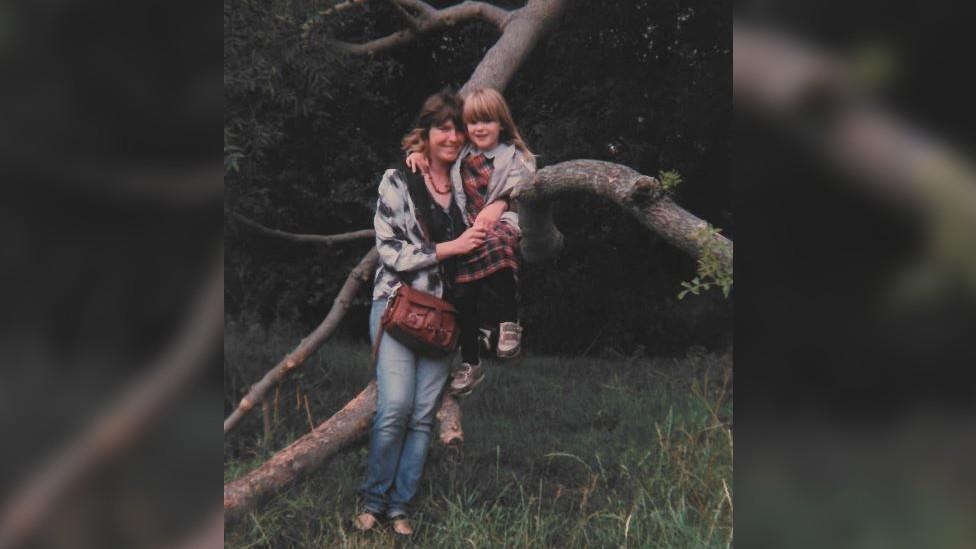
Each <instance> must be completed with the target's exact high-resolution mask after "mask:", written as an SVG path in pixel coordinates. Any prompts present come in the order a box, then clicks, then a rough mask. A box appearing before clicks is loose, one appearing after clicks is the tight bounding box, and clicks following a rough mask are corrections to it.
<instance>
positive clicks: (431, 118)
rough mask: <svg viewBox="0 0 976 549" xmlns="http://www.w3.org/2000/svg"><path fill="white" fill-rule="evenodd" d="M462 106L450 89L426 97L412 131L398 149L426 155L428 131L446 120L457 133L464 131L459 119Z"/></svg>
mask: <svg viewBox="0 0 976 549" xmlns="http://www.w3.org/2000/svg"><path fill="white" fill-rule="evenodd" d="M462 104H463V103H462V101H461V96H459V95H458V94H457V93H456V92H455V91H454V90H452V89H450V88H444V89H443V90H441V91H439V92H437V93H435V94H433V95H431V96H430V97H428V98H427V100H426V101H424V106H423V107H421V108H420V115H418V116H417V121H416V122H415V123H414V125H413V129H412V130H410V131H409V132H407V135H405V136H403V140H402V141H400V147H401V148H402V149H403V150H404V151H410V152H420V153H426V152H427V139H428V138H429V137H430V129H431V128H433V127H436V126H440V125H441V124H443V123H445V122H447V121H448V120H451V121H453V122H454V127H456V128H457V130H458V131H459V132H460V131H464V123H463V121H462V119H461V113H462V109H463V107H462Z"/></svg>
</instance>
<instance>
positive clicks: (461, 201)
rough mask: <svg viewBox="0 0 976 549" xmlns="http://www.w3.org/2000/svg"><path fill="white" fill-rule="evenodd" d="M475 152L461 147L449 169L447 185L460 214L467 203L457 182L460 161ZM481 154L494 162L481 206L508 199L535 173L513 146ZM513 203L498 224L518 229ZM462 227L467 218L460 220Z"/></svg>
mask: <svg viewBox="0 0 976 549" xmlns="http://www.w3.org/2000/svg"><path fill="white" fill-rule="evenodd" d="M479 152H482V151H479V150H477V149H476V148H474V147H472V146H471V145H465V146H464V148H463V149H462V150H461V154H460V155H458V159H457V160H456V161H454V165H452V166H451V185H452V186H453V187H454V200H455V201H456V202H457V205H458V207H459V208H461V211H462V212H464V211H465V209H464V208H465V207H466V205H467V202H468V199H467V195H465V194H464V185H463V184H462V182H461V161H462V160H464V158H465V157H466V156H468V155H469V154H478V153H479ZM483 154H484V155H485V156H487V157H488V158H492V159H494V171H493V172H492V174H491V180H489V182H488V195H487V197H486V198H485V204H491V203H492V202H494V201H496V200H498V199H499V198H509V197H511V196H512V191H514V190H515V188H516V187H517V186H518V185H519V184H520V183H521V182H522V181H524V180H525V179H528V178H530V177H532V174H533V173H535V162H533V161H530V160H528V159H527V158H526V157H525V155H524V154H522V151H520V150H518V148H517V147H515V145H510V144H508V143H499V144H498V145H497V146H496V147H495V148H494V149H492V150H490V151H484V152H483ZM514 208H515V203H514V202H513V201H510V202H509V210H508V211H506V212H505V213H503V214H502V217H501V221H504V222H506V223H508V224H509V225H511V226H513V227H515V228H516V229H518V228H519V226H518V213H517V211H515V210H514ZM464 218H465V219H464V223H465V225H467V224H468V219H467V216H464Z"/></svg>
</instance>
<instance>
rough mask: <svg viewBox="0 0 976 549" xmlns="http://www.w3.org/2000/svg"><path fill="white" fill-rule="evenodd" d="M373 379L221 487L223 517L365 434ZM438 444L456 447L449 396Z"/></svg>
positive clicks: (459, 435)
mask: <svg viewBox="0 0 976 549" xmlns="http://www.w3.org/2000/svg"><path fill="white" fill-rule="evenodd" d="M376 397H377V389H376V380H375V379H374V380H373V381H370V382H369V385H367V386H366V388H365V389H363V390H362V392H360V393H359V395H357V396H356V397H355V398H353V399H352V400H350V401H349V402H348V403H347V404H346V405H345V406H344V407H343V408H342V410H339V411H338V412H337V413H336V414H335V415H333V416H332V417H330V418H329V419H327V420H325V421H323V422H322V423H320V424H319V425H318V426H317V427H315V429H314V430H313V431H312V432H310V433H308V434H306V435H304V436H302V437H301V438H299V439H298V440H296V441H295V442H293V443H291V444H290V445H288V447H286V448H285V449H283V450H281V451H279V452H278V453H276V454H275V455H274V456H272V457H271V459H269V460H268V461H266V462H264V463H263V464H262V465H261V466H260V467H258V468H257V469H255V470H253V471H251V472H250V473H248V474H246V475H244V476H242V477H240V478H237V479H235V480H234V481H232V482H229V483H227V484H225V485H224V516H225V517H234V516H237V515H239V514H240V513H241V512H243V511H244V510H245V509H248V508H250V507H251V506H253V505H254V504H255V503H256V502H257V501H258V500H259V499H261V498H262V497H264V496H266V495H267V494H268V493H269V492H272V491H274V490H278V489H280V488H282V487H284V486H286V485H287V484H289V483H291V482H292V481H294V480H295V479H297V478H298V477H299V476H300V475H302V474H306V473H309V472H311V471H314V470H315V469H317V468H318V467H320V466H321V465H322V464H323V463H325V461H327V460H328V459H329V458H331V457H332V456H334V455H336V454H338V453H339V452H340V451H342V450H343V449H346V448H348V447H349V445H350V444H352V443H353V442H355V441H356V440H359V439H360V438H362V437H363V436H365V435H366V433H367V432H368V431H369V427H370V425H371V424H372V420H373V415H375V414H376ZM437 418H438V420H439V421H440V422H441V428H440V429H441V431H440V441H441V442H442V443H444V444H446V445H457V444H460V443H461V441H462V440H463V439H464V433H463V432H462V430H461V407H460V406H459V405H458V401H457V399H456V398H455V397H453V396H444V397H443V398H442V399H441V402H440V405H439V406H438V411H437Z"/></svg>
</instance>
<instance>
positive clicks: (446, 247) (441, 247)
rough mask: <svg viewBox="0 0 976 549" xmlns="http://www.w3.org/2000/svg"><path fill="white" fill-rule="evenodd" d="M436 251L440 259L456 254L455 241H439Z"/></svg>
mask: <svg viewBox="0 0 976 549" xmlns="http://www.w3.org/2000/svg"><path fill="white" fill-rule="evenodd" d="M434 252H435V255H436V256H437V259H438V260H441V259H447V258H449V257H451V256H453V255H456V254H455V253H454V241H453V240H451V241H449V242H439V243H437V245H436V246H435V247H434Z"/></svg>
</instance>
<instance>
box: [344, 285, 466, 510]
mask: <svg viewBox="0 0 976 549" xmlns="http://www.w3.org/2000/svg"><path fill="white" fill-rule="evenodd" d="M385 308H386V301H385V300H379V301H374V302H373V308H372V310H371V311H370V315H369V334H370V337H371V338H372V341H376V334H377V332H378V330H379V327H380V317H382V316H383V310H384V309H385ZM451 358H452V357H451V356H447V357H444V358H430V357H425V356H422V355H419V354H417V353H415V352H414V351H412V350H410V349H409V348H407V347H406V346H404V345H402V344H401V343H400V342H398V341H397V340H395V339H393V338H392V337H390V335H389V334H385V335H384V336H383V340H382V341H381V342H380V348H379V351H378V352H377V357H376V387H377V389H378V392H379V396H378V399H377V403H376V416H374V417H373V429H372V432H371V434H370V442H369V457H367V459H366V482H365V484H363V495H364V499H365V508H366V510H367V511H369V512H372V513H376V514H381V513H383V512H384V511H385V512H386V513H387V515H388V516H391V517H395V516H397V515H405V514H407V506H408V504H409V503H410V501H411V500H412V499H413V497H414V495H415V494H416V493H417V485H418V484H419V483H420V475H421V473H423V470H424V462H425V461H427V449H428V448H429V447H430V436H431V435H430V432H431V427H432V426H433V424H434V413H435V412H436V410H435V407H436V406H437V397H438V396H439V395H440V392H441V389H443V388H444V382H445V381H446V380H447V374H448V370H449V366H450V362H451ZM387 496H389V502H388V503H387Z"/></svg>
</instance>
